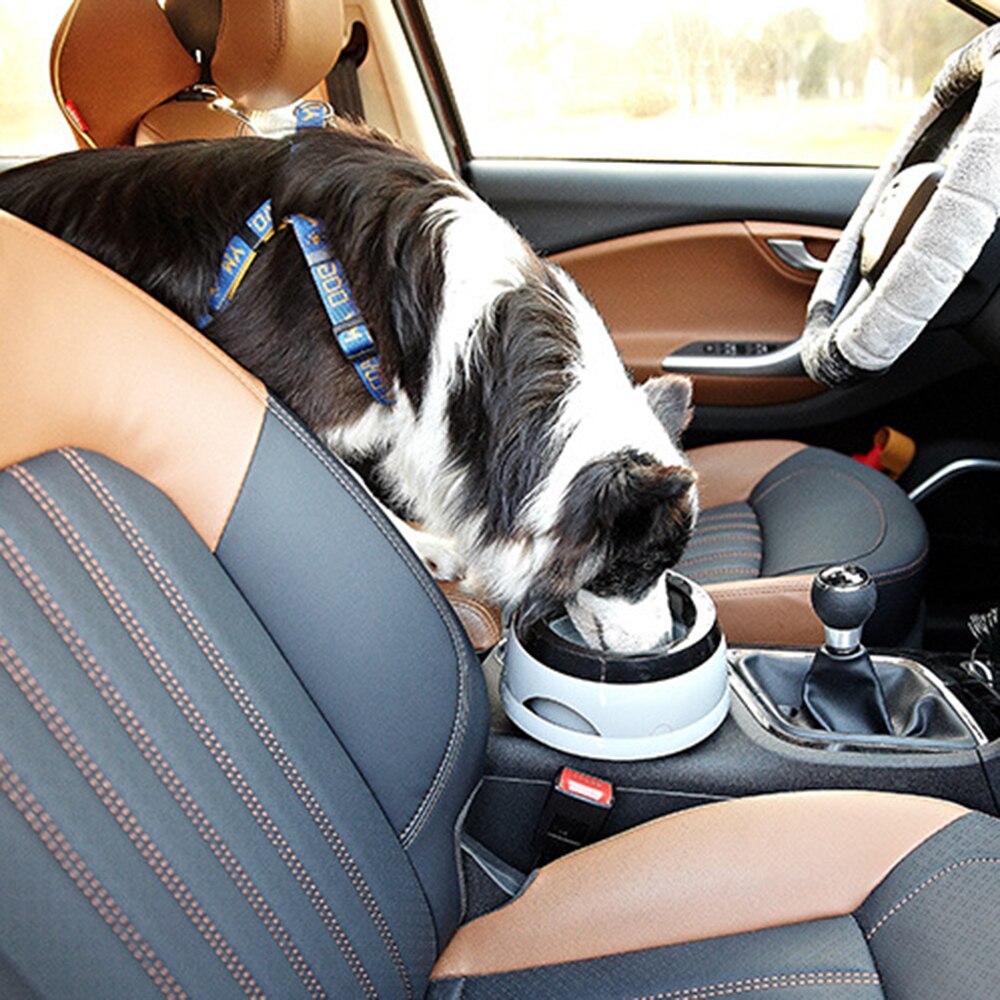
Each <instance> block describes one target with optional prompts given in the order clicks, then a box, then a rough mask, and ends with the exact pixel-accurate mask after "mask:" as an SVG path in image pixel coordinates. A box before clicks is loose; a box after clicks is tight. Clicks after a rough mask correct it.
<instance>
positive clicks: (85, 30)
mask: <svg viewBox="0 0 1000 1000" xmlns="http://www.w3.org/2000/svg"><path fill="white" fill-rule="evenodd" d="M49 72H50V76H51V79H52V89H53V92H54V93H55V97H56V101H57V102H58V104H59V107H60V109H61V110H62V112H63V115H64V116H65V118H66V120H67V122H69V125H70V128H71V129H72V130H73V134H74V135H75V136H76V137H77V141H78V142H79V143H80V144H81V145H90V146H116V145H127V144H129V143H131V142H132V136H133V134H134V132H135V127H136V124H137V123H138V121H139V119H140V118H141V117H142V115H144V114H145V113H146V112H147V111H148V110H149V109H150V108H153V107H156V105H158V104H161V103H162V102H163V101H165V100H167V99H168V98H170V97H173V96H174V94H176V93H178V92H179V91H181V90H184V89H185V88H186V87H190V86H191V85H192V84H195V83H197V82H198V78H199V75H200V71H199V69H198V65H197V63H196V62H195V61H194V59H193V58H192V57H191V56H190V55H188V53H187V52H185V51H184V47H183V46H182V45H181V43H180V42H179V41H178V40H177V37H176V36H175V35H174V33H173V31H172V30H171V28H170V24H169V22H168V21H167V19H166V16H165V15H164V13H163V11H162V10H160V8H159V6H158V5H157V4H155V3H136V2H135V0H74V3H73V5H72V6H71V7H70V9H69V10H68V11H67V13H66V16H65V17H64V18H63V21H62V24H61V25H60V26H59V30H58V31H57V32H56V36H55V39H54V40H53V43H52V50H51V55H50V61H49ZM67 102H72V104H73V105H74V106H75V107H76V109H77V110H78V112H79V115H80V117H81V118H82V120H83V121H84V122H85V123H86V129H83V128H81V125H80V122H79V120H78V119H77V117H76V116H74V115H73V114H72V112H71V111H70V110H69V109H68V108H67Z"/></svg>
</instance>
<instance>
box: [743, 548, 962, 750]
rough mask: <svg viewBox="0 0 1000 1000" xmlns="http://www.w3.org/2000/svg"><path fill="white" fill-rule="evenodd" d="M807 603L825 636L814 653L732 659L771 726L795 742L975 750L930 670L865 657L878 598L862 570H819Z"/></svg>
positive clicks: (849, 566)
mask: <svg viewBox="0 0 1000 1000" xmlns="http://www.w3.org/2000/svg"><path fill="white" fill-rule="evenodd" d="M811 597H812V604H813V609H814V610H815V611H816V614H817V616H818V617H819V619H820V621H822V622H823V628H824V632H825V642H824V644H823V645H822V646H821V647H820V648H819V649H818V650H816V651H815V652H809V651H807V650H802V651H797V650H774V651H768V650H752V651H745V652H743V653H739V654H737V655H736V657H735V662H734V669H735V673H736V675H737V677H740V678H742V680H743V681H744V682H745V684H746V687H747V689H748V695H747V696H748V697H751V698H755V699H756V701H757V703H758V704H759V706H760V707H762V708H763V709H764V710H765V711H766V713H767V714H768V715H769V716H770V720H769V721H770V722H772V723H774V724H775V726H776V728H778V729H779V730H782V731H784V732H785V733H786V735H788V736H789V737H790V738H793V739H798V740H800V741H802V742H810V743H815V742H822V743H831V744H835V745H841V746H842V745H844V744H863V745H866V746H869V745H884V746H887V747H889V748H893V749H910V748H914V746H915V744H916V748H917V749H921V750H931V749H953V748H959V747H968V746H975V737H974V736H973V734H972V731H971V730H970V728H969V726H968V725H967V724H966V722H965V720H964V718H963V711H964V710H963V709H962V707H961V706H960V705H958V703H957V702H956V701H955V699H954V698H953V696H951V695H950V693H949V692H948V691H947V688H946V687H945V686H944V685H943V684H942V683H941V682H940V681H939V680H938V679H937V677H936V676H935V675H934V674H933V673H932V672H931V671H930V670H928V669H927V668H926V667H923V666H922V665H921V664H919V663H916V662H915V661H913V660H907V659H905V658H902V657H893V656H874V657H873V656H871V655H869V653H868V650H866V649H865V647H864V646H863V645H862V644H861V633H862V630H863V629H864V625H865V622H866V621H867V620H868V619H869V617H871V614H872V612H873V611H874V610H875V602H876V600H877V598H878V595H877V593H876V589H875V583H874V581H873V580H872V578H871V576H869V574H868V572H867V571H866V570H865V569H864V568H863V567H862V566H857V565H854V564H845V565H839V566H828V567H826V568H825V569H822V570H820V571H819V572H818V573H817V574H816V577H815V579H814V580H813V586H812V593H811ZM739 690H740V688H739V686H737V691H739ZM751 707H753V706H751Z"/></svg>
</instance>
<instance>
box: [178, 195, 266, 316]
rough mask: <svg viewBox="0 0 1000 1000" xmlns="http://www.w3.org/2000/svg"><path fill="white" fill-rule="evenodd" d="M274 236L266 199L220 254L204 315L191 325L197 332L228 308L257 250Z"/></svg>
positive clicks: (255, 256)
mask: <svg viewBox="0 0 1000 1000" xmlns="http://www.w3.org/2000/svg"><path fill="white" fill-rule="evenodd" d="M274 232H275V230H274V219H273V218H272V217H271V199H270V198H268V199H267V201H265V202H264V204H263V205H261V206H260V207H258V208H257V209H255V211H254V213H253V215H251V216H250V217H249V218H248V219H247V220H246V221H245V222H244V223H243V225H242V226H241V227H240V230H239V232H237V233H236V235H235V236H234V237H233V238H232V239H231V240H230V241H229V243H228V244H227V245H226V249H225V250H224V251H223V252H222V263H221V264H220V265H219V275H218V277H217V278H216V281H215V284H214V285H213V286H212V290H211V291H210V292H209V294H208V312H206V313H203V314H202V315H201V316H199V317H198V319H197V320H196V321H195V322H196V325H197V327H198V329H199V330H204V329H205V327H206V326H208V324H209V323H211V322H212V320H213V319H214V318H215V316H216V315H217V314H218V313H220V312H222V310H223V309H225V308H226V306H228V305H229V303H230V302H231V301H232V298H233V296H234V295H235V294H236V289H237V288H239V287H240V282H241V281H242V280H243V278H244V277H245V276H246V273H247V271H249V270H250V265H251V264H252V263H253V262H254V261H255V260H256V259H257V254H258V253H259V251H260V248H261V247H262V246H263V245H264V244H265V243H267V241H268V240H269V239H271V237H272V236H274Z"/></svg>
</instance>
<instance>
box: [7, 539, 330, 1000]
mask: <svg viewBox="0 0 1000 1000" xmlns="http://www.w3.org/2000/svg"><path fill="white" fill-rule="evenodd" d="M0 530H2V529H0ZM11 548H14V549H15V552H14V553H13V554H12V557H13V558H16V559H17V561H18V563H19V564H20V565H19V566H14V565H11V562H10V559H9V558H7V554H6V553H4V558H5V561H6V562H7V564H8V566H10V567H11V569H12V570H13V571H14V573H15V575H17V576H18V578H19V579H20V581H21V584H22V586H24V588H25V589H26V590H27V591H28V593H29V594H30V595H31V597H32V598H33V599H34V601H35V603H36V605H37V606H38V608H39V610H40V611H41V612H42V613H43V614H44V615H45V617H46V619H47V620H48V622H49V624H50V625H51V626H52V628H53V630H54V631H55V632H56V634H57V635H58V636H59V637H60V638H61V639H62V640H63V642H64V643H65V644H66V646H67V647H68V649H69V652H70V653H71V655H72V656H73V658H74V659H75V660H76V662H77V664H78V665H79V667H80V669H81V670H82V671H83V672H84V674H85V675H86V676H87V678H88V679H89V680H90V682H91V684H93V686H94V688H95V689H96V690H97V692H98V694H100V696H101V698H102V699H103V700H104V703H105V704H106V705H107V706H108V708H110V709H111V712H112V714H113V715H114V716H115V718H116V719H117V720H118V722H119V723H120V725H121V727H122V729H124V730H125V733H126V734H127V735H128V737H129V738H130V739H131V740H132V742H133V744H135V746H136V748H137V749H138V750H139V753H141V754H142V756H143V758H144V759H145V760H146V762H147V763H148V764H149V766H150V767H151V768H152V769H153V773H154V774H156V776H157V777H158V778H159V779H160V781H161V783H162V784H163V786H164V787H165V788H166V789H167V791H168V792H169V793H170V796H171V797H172V798H173V800H174V801H175V802H176V803H177V805H178V806H179V807H180V809H181V811H182V812H183V813H184V815H185V816H186V817H187V818H188V819H189V820H190V822H191V824H192V826H194V828H195V830H196V831H197V832H198V834H199V835H200V836H201V838H202V839H203V840H204V841H205V843H206V844H207V845H208V847H209V849H210V850H211V852H212V854H213V855H214V856H215V858H216V860H217V861H218V862H219V864H220V865H222V868H223V870H224V871H225V872H226V874H227V875H229V877H230V878H231V879H232V881H233V883H234V884H235V885H236V887H237V889H239V891H240V894H241V895H242V896H243V897H244V898H245V899H246V900H247V902H248V903H249V904H250V906H251V907H252V908H253V910H254V912H255V913H256V914H257V916H258V917H259V918H260V920H261V923H263V924H264V926H265V927H266V928H267V930H268V932H269V933H270V934H271V936H272V938H274V941H275V943H276V944H277V945H278V947H279V948H280V949H281V951H282V953H283V954H284V955H285V957H286V958H287V959H288V961H289V964H290V965H291V966H292V968H293V969H294V970H295V972H296V974H297V975H298V976H299V978H300V980H301V981H302V984H303V985H304V986H305V987H306V989H307V990H308V991H309V993H310V994H311V995H312V996H316V997H324V996H325V995H326V994H325V992H324V990H323V988H322V986H321V985H320V984H319V981H318V980H317V979H316V976H315V974H314V973H313V971H312V969H310V968H309V965H308V963H307V962H306V960H305V958H304V957H303V955H302V953H301V952H300V951H299V949H298V947H297V946H296V945H295V942H294V941H292V939H291V936H290V935H289V933H288V931H287V930H285V928H284V926H283V925H282V923H281V921H280V919H279V918H278V916H277V914H276V913H275V912H274V910H273V909H272V907H271V906H270V904H269V903H268V902H267V900H266V899H265V898H264V896H263V895H262V893H261V892H260V890H259V889H258V888H257V886H256V885H255V884H254V882H253V880H252V879H251V878H250V876H249V875H248V874H247V873H246V871H245V870H244V868H243V866H242V865H241V864H240V862H239V860H238V859H237V858H236V856H235V855H234V854H233V852H232V850H231V848H230V847H229V845H228V844H226V843H225V841H224V840H223V839H222V836H221V835H220V834H219V832H218V831H217V830H216V828H215V826H214V825H213V824H212V823H211V821H210V820H209V819H208V817H207V816H206V815H205V813H204V811H203V810H202V808H201V806H199V805H198V804H197V802H195V800H194V797H193V796H192V795H191V793H190V792H189V791H188V789H187V788H186V786H185V785H184V783H183V782H182V781H181V780H180V778H179V777H178V776H177V774H176V772H175V771H174V769H173V768H172V767H171V765H170V764H169V762H168V761H167V760H166V759H165V758H164V757H163V754H162V753H161V752H160V750H159V748H158V747H157V746H156V744H155V743H154V742H153V741H152V739H151V738H150V736H149V734H148V733H147V732H146V730H145V728H144V727H143V725H142V724H141V723H140V721H139V719H138V717H137V716H136V715H135V713H134V712H133V711H132V709H131V708H130V707H129V705H128V703H127V702H126V701H125V699H124V698H123V697H122V695H121V693H120V692H119V691H118V689H117V688H116V687H115V685H114V684H113V683H112V681H111V678H110V677H108V675H107V674H106V673H105V671H104V670H103V668H102V667H101V666H100V664H99V663H98V662H97V660H96V658H95V657H94V655H93V653H91V651H90V650H89V649H88V648H87V646H86V645H85V643H84V642H83V640H82V639H81V638H80V635H79V634H78V633H77V632H76V630H75V629H74V628H73V626H72V624H71V623H70V621H69V619H68V618H67V617H66V615H65V614H64V613H63V611H62V609H61V608H60V607H59V605H58V604H57V603H56V602H55V600H54V599H53V598H52V595H51V594H50V593H49V591H48V589H47V588H46V587H45V585H44V584H43V583H42V582H41V581H40V580H39V579H38V576H37V574H36V573H35V572H34V571H33V570H32V569H31V567H30V566H29V565H28V564H27V562H26V561H25V560H24V557H23V556H22V555H21V554H20V552H17V551H16V547H15V546H13V545H11ZM19 569H20V570H21V571H19ZM22 572H23V573H24V575H23V576H22ZM2 641H3V637H2V636H0V644H2ZM11 652H13V651H12V650H11Z"/></svg>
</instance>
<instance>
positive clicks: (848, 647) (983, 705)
mask: <svg viewBox="0 0 1000 1000" xmlns="http://www.w3.org/2000/svg"><path fill="white" fill-rule="evenodd" d="M860 573H861V574H863V573H864V571H863V570H861V571H860ZM866 595H867V596H866ZM873 595H874V589H873V588H871V587H870V581H867V582H866V581H865V579H864V578H863V577H860V576H858V575H857V570H856V568H855V567H834V568H830V569H829V570H827V571H823V572H821V573H820V574H818V575H817V580H816V583H815V584H814V590H813V602H814V608H816V610H817V613H818V614H819V616H820V618H821V620H823V621H824V624H825V627H826V640H825V642H824V643H823V645H822V646H821V647H819V648H818V649H817V648H812V649H809V648H778V647H759V648H739V647H738V648H731V649H728V650H727V651H726V654H725V658H726V665H727V668H728V678H729V691H730V695H731V698H730V705H729V711H728V714H727V715H726V717H725V719H724V721H723V722H722V723H721V725H719V726H718V728H716V729H714V731H712V732H711V734H710V735H708V736H707V737H706V738H705V739H703V740H702V741H701V742H699V743H697V744H696V745H693V746H690V747H688V748H687V749H685V750H682V751H681V752H677V753H672V754H670V755H669V756H659V757H648V758H645V759H633V760H620V759H619V760H607V759H601V758H600V756H598V755H597V753H596V752H590V751H589V750H588V754H587V756H581V755H578V754H574V753H572V752H567V751H566V750H565V749H556V748H555V747H553V746H547V745H545V744H543V743H541V742H539V741H538V740H537V739H534V738H532V737H530V736H528V735H527V734H526V733H525V732H523V731H522V730H520V729H518V728H517V727H516V726H514V725H513V724H512V723H511V722H510V720H509V719H508V718H507V716H506V714H505V713H504V712H503V709H502V707H501V704H502V699H501V694H500V691H501V686H502V681H501V677H502V673H503V659H504V654H505V649H504V648H503V644H501V646H500V647H498V648H497V649H495V650H494V651H493V653H491V654H490V656H489V657H488V658H487V660H486V662H485V663H484V670H485V672H486V676H487V681H488V683H489V684H490V686H491V689H492V690H491V695H492V700H493V705H494V720H493V732H492V734H491V738H490V742H489V746H488V750H487V755H488V760H487V772H486V776H485V778H484V781H483V784H482V787H481V788H480V791H479V793H478V794H477V796H476V798H475V800H474V802H473V804H472V807H471V809H470V811H469V815H468V819H467V822H466V827H465V829H466V835H467V844H466V850H467V852H468V853H469V854H470V855H471V856H473V857H474V858H475V859H476V861H477V865H476V867H478V869H479V872H480V874H479V876H477V877H482V872H483V871H485V872H486V873H487V877H488V878H493V875H492V874H490V872H491V866H492V872H493V874H495V873H496V872H498V871H499V872H504V871H506V872H507V874H508V876H509V875H510V873H511V872H515V873H516V872H527V871H529V870H530V869H531V868H532V867H534V866H535V864H536V863H537V861H538V857H539V839H538V828H539V823H540V820H541V818H542V817H543V814H547V813H548V812H551V803H550V798H551V793H552V787H553V777H554V776H555V775H556V774H557V773H559V772H560V770H561V769H562V768H563V767H566V766H569V767H572V768H574V769H576V770H579V771H581V772H583V773H585V774H587V775H591V776H593V777H595V778H598V779H602V780H603V781H605V782H608V783H610V785H611V786H612V787H613V789H614V804H613V807H611V808H610V809H609V810H607V815H606V817H604V816H602V818H601V819H602V822H601V828H600V834H599V835H600V836H601V837H604V836H607V835H610V834H613V833H615V832H618V831H619V830H622V829H626V828H628V827H631V826H634V825H635V824H637V823H640V822H644V821H646V820H648V819H652V818H654V817H657V816H661V815H664V814H666V813H670V812H674V811H677V810H679V809H684V808H688V807H690V806H693V805H698V804H701V803H705V802H710V801H714V800H718V799H722V798H729V797H737V796H746V795H754V794H762V793H766V792H776V791H786V790H796V789H806V788H853V789H878V790H888V791H898V792H910V793H916V794H921V795H929V796H935V797H939V798H946V799H951V800H954V801H957V802H960V803H962V804H964V805H967V806H970V807H972V808H975V809H979V810H982V811H985V812H989V813H998V812H1000V809H998V804H997V803H998V800H1000V690H998V687H997V686H994V679H993V676H992V671H991V667H990V665H989V664H984V663H980V662H977V661H976V660H975V659H974V658H972V657H969V656H966V655H962V654H955V655H929V654H923V653H919V652H912V651H904V650H866V649H865V648H864V647H863V645H862V644H861V642H860V635H861V629H862V626H863V624H864V618H865V617H866V613H865V612H866V609H867V612H868V613H870V602H871V601H872V599H873ZM547 803H549V806H548V809H547ZM567 846H572V844H569V845H567ZM484 859H486V860H485V861H484ZM504 881H505V879H504V878H502V877H499V876H498V877H497V878H493V882H494V883H496V885H499V884H500V883H501V882H504ZM506 884H507V885H508V887H509V886H510V885H516V884H517V878H516V877H514V878H507V879H506Z"/></svg>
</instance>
